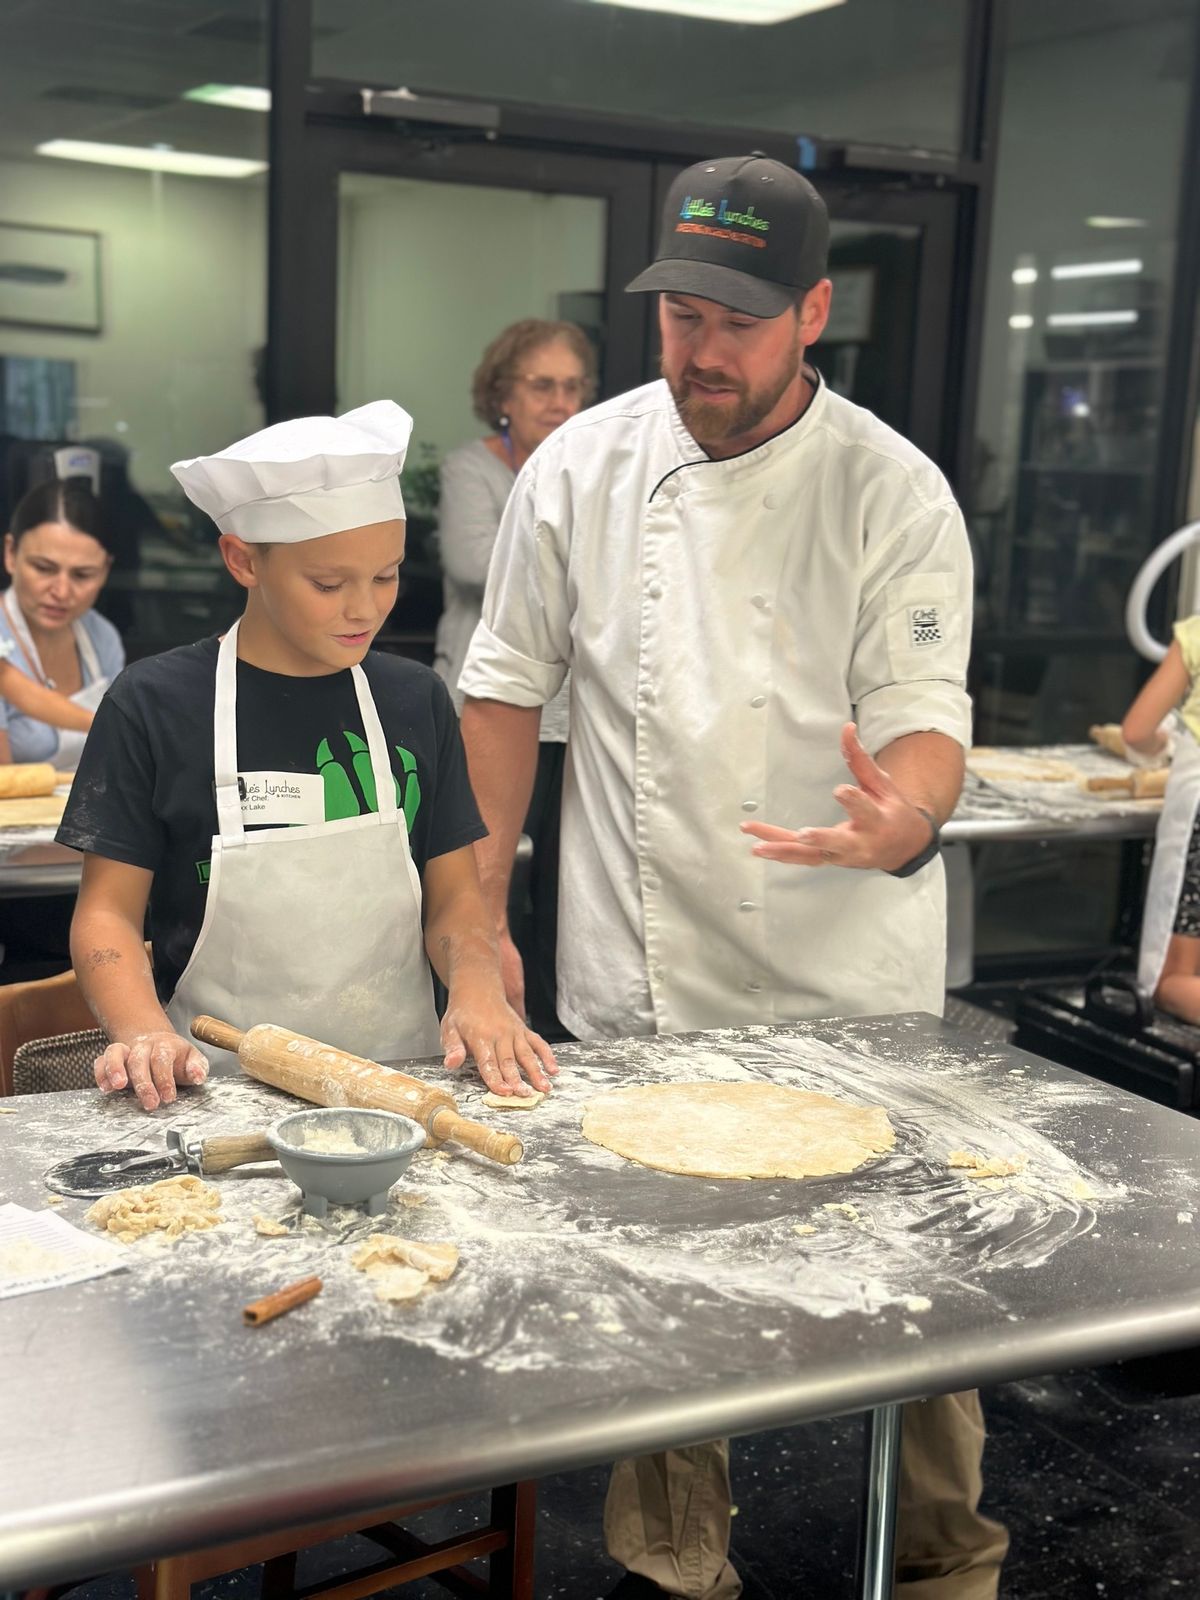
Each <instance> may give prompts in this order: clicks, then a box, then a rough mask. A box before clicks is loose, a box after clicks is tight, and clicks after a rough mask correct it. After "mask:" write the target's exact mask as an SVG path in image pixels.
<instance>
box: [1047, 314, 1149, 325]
mask: <svg viewBox="0 0 1200 1600" xmlns="http://www.w3.org/2000/svg"><path fill="white" fill-rule="evenodd" d="M1137 319H1138V314H1137V312H1136V311H1056V312H1054V313H1053V314H1052V315H1051V316H1048V317H1047V318H1046V321H1047V322H1048V323H1049V325H1050V326H1051V327H1052V328H1115V327H1118V326H1126V327H1127V326H1128V325H1129V324H1130V323H1131V322H1136V321H1137Z"/></svg>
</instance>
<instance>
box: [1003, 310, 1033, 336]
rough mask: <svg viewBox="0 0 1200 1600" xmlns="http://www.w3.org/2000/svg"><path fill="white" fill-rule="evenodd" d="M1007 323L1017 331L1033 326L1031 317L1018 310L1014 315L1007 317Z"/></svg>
mask: <svg viewBox="0 0 1200 1600" xmlns="http://www.w3.org/2000/svg"><path fill="white" fill-rule="evenodd" d="M1008 325H1009V327H1010V328H1016V329H1017V331H1018V332H1023V331H1024V330H1025V329H1026V328H1032V327H1033V318H1032V317H1030V316H1026V315H1025V313H1024V312H1022V311H1018V312H1017V314H1016V316H1015V317H1009V319H1008Z"/></svg>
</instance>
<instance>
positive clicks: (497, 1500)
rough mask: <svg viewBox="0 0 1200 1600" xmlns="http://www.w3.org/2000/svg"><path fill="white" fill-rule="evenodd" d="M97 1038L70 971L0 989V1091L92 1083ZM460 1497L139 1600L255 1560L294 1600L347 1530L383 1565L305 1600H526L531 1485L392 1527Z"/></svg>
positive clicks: (280, 1548)
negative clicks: (406, 1594) (478, 1510)
mask: <svg viewBox="0 0 1200 1600" xmlns="http://www.w3.org/2000/svg"><path fill="white" fill-rule="evenodd" d="M68 1030H70V1031H68ZM104 1038H105V1036H104V1035H103V1034H102V1033H100V1032H99V1031H98V1030H96V1029H95V1023H94V1020H93V1018H92V1015H91V1012H90V1011H89V1010H88V1009H87V1006H86V1005H85V1004H84V1001H83V996H82V994H80V992H79V987H78V985H77V984H76V982H75V974H74V973H72V972H64V973H61V974H59V975H57V976H56V977H53V978H39V979H37V980H36V981H34V982H30V983H14V984H8V985H7V986H0V1084H2V1092H3V1093H4V1094H6V1095H7V1094H12V1093H14V1065H15V1067H16V1074H15V1076H16V1092H26V1093H38V1092H43V1091H45V1090H46V1089H53V1088H70V1087H86V1086H89V1085H91V1084H92V1083H93V1082H94V1079H93V1078H92V1075H91V1061H92V1060H93V1059H94V1058H95V1056H96V1055H97V1054H98V1053H99V1051H100V1050H101V1049H103V1047H104ZM18 1053H19V1054H18ZM460 1499H461V1496H459V1495H453V1496H450V1497H448V1498H442V1499H437V1500H424V1501H421V1502H419V1503H417V1504H413V1503H408V1504H405V1505H387V1506H381V1507H379V1508H378V1509H377V1510H375V1511H372V1512H359V1513H358V1514H357V1515H356V1516H352V1517H341V1518H338V1519H337V1520H335V1521H330V1522H321V1523H312V1524H309V1525H308V1526H307V1527H303V1528H293V1529H291V1530H290V1531H289V1532H285V1533H276V1534H270V1535H263V1536H256V1537H252V1538H248V1539H241V1540H239V1541H237V1542H236V1543H234V1544H226V1545H219V1546H217V1547H216V1548H215V1549H211V1550H198V1551H196V1552H194V1553H193V1554H190V1555H182V1556H166V1557H163V1558H162V1559H161V1560H159V1561H151V1562H148V1563H146V1565H144V1566H141V1567H138V1568H136V1569H135V1571H134V1579H135V1582H136V1584H137V1595H138V1600H190V1596H191V1589H192V1585H193V1584H194V1583H202V1582H204V1581H205V1580H206V1579H208V1578H216V1577H219V1576H221V1574H223V1573H226V1572H236V1571H237V1570H238V1569H239V1568H241V1567H252V1566H257V1565H258V1564H259V1563H260V1562H261V1563H263V1584H262V1594H263V1600H291V1597H293V1596H295V1595H296V1594H297V1589H296V1557H297V1555H298V1553H299V1552H300V1551H301V1550H308V1549H311V1548H312V1547H313V1546H314V1545H319V1544H326V1543H328V1542H329V1541H330V1540H332V1539H340V1538H343V1537H344V1536H345V1535H346V1534H351V1533H357V1534H360V1535H361V1536H362V1537H363V1538H365V1539H368V1540H370V1541H371V1543H372V1544H374V1545H377V1546H378V1547H380V1548H381V1549H382V1550H383V1551H384V1552H385V1555H384V1557H383V1559H381V1560H379V1561H376V1562H373V1563H371V1564H370V1565H367V1566H365V1567H362V1568H360V1569H359V1570H357V1571H355V1572H353V1573H350V1574H348V1575H347V1576H345V1577H342V1578H334V1579H331V1580H329V1581H328V1582H326V1583H321V1584H315V1585H307V1586H306V1587H305V1588H304V1591H303V1595H304V1600H317V1597H320V1600H365V1597H366V1596H367V1595H373V1594H377V1593H378V1592H379V1591H380V1590H381V1589H390V1588H392V1587H393V1586H394V1585H396V1584H399V1583H411V1582H414V1581H415V1580H416V1579H417V1578H432V1579H433V1581H434V1582H435V1583H438V1584H440V1585H441V1586H442V1587H443V1588H444V1589H447V1590H448V1591H449V1592H450V1593H451V1594H453V1595H458V1596H465V1597H481V1596H487V1597H490V1600H533V1548H534V1534H535V1525H536V1520H537V1487H536V1485H535V1484H534V1483H532V1482H524V1483H511V1484H506V1485H504V1486H503V1487H501V1488H498V1489H493V1490H492V1492H491V1508H490V1518H489V1521H488V1523H487V1524H486V1526H484V1527H482V1528H475V1529H472V1530H471V1531H469V1532H464V1533H460V1534H455V1535H453V1536H451V1537H450V1538H448V1539H442V1540H439V1541H437V1542H436V1543H433V1544H428V1543H426V1542H425V1541H424V1540H422V1539H420V1538H418V1537H417V1535H416V1534H414V1533H410V1532H409V1531H408V1529H406V1528H403V1527H401V1526H400V1525H399V1523H400V1519H401V1518H406V1517H412V1516H414V1515H415V1514H416V1513H417V1512H419V1511H428V1510H430V1509H432V1508H433V1507H434V1506H443V1505H453V1504H455V1503H456V1502H457V1501H459V1500H460ZM482 1557H486V1558H487V1560H488V1577H487V1578H486V1579H484V1578H481V1577H479V1576H478V1575H477V1574H476V1573H474V1572H471V1571H468V1569H467V1567H466V1565H465V1563H466V1562H468V1561H474V1560H477V1559H479V1558H482ZM78 1581H79V1582H85V1581H90V1580H85V1579H80V1580H78ZM75 1587H76V1584H63V1585H57V1586H55V1587H54V1588H47V1589H27V1590H26V1591H25V1600H58V1597H59V1596H61V1595H65V1594H67V1593H69V1591H70V1590H71V1589H73V1588H75Z"/></svg>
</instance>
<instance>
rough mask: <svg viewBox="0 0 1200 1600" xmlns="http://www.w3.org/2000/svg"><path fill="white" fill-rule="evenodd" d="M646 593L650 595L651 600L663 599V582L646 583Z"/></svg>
mask: <svg viewBox="0 0 1200 1600" xmlns="http://www.w3.org/2000/svg"><path fill="white" fill-rule="evenodd" d="M646 593H647V594H648V595H649V596H650V598H651V600H661V599H662V584H661V583H648V584H647V585H646Z"/></svg>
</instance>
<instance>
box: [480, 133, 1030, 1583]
mask: <svg viewBox="0 0 1200 1600" xmlns="http://www.w3.org/2000/svg"><path fill="white" fill-rule="evenodd" d="M828 241H829V224H828V218H827V215H826V211H825V207H824V204H823V202H822V201H821V199H820V197H819V195H818V194H817V192H816V190H815V189H814V188H813V187H812V186H811V184H809V183H808V182H807V181H806V180H805V179H804V178H803V177H801V176H800V175H799V173H797V172H794V171H792V170H791V169H789V168H787V167H784V166H782V165H781V164H779V163H778V162H775V161H770V160H767V159H765V158H762V157H758V156H749V157H736V158H730V159H723V160H713V161H708V162H702V163H700V164H699V165H697V166H694V167H690V168H689V169H688V170H687V171H686V172H684V173H682V174H681V175H680V177H679V178H677V179H676V181H675V183H674V184H673V186H672V188H671V191H670V194H669V195H668V198H667V202H666V207H665V211H664V216H663V224H662V232H661V237H660V242H659V249H658V254H657V257H656V259H655V261H654V263H653V264H652V265H651V266H650V267H649V268H648V269H647V270H646V271H645V272H643V273H641V274H640V276H639V277H637V278H635V279H634V281H633V282H632V283H631V284H630V285H629V289H630V291H631V292H634V293H642V292H656V293H657V294H658V297H659V299H658V315H659V327H660V331H661V336H662V374H663V377H662V381H660V382H656V383H651V384H647V385H645V386H644V387H643V388H640V389H635V390H633V391H632V392H631V393H629V394H625V395H621V396H619V397H618V398H617V399H615V400H609V401H606V402H604V403H603V404H601V405H598V406H595V407H593V408H592V409H591V410H588V411H584V412H582V413H581V414H580V415H579V416H577V417H574V418H573V419H571V420H570V421H568V422H566V423H565V424H564V425H563V426H562V427H561V428H560V429H558V431H557V432H556V433H554V434H553V435H552V436H551V437H550V438H549V439H548V440H547V441H546V442H545V443H544V444H543V445H541V446H540V447H539V448H538V449H537V451H535V452H534V454H533V456H532V457H531V458H530V460H529V461H528V463H527V464H526V466H525V467H524V468H523V470H522V472H521V473H520V475H519V477H518V479H517V481H516V484H515V486H514V489H513V492H512V497H511V499H510V500H509V503H508V508H507V510H506V512H505V515H504V519H503V522H502V524H501V527H500V533H499V537H498V539H497V543H496V547H495V553H494V556H493V558H492V564H491V570H490V574H489V577H488V584H487V593H486V598H485V601H484V607H483V618H482V621H481V622H480V624H479V627H478V629H477V631H476V633H475V636H474V639H473V641H472V644H471V648H470V652H469V654H468V657H467V661H466V665H465V667H464V669H463V673H462V677H461V679H460V687H461V688H462V689H463V691H464V692H465V695H466V696H467V700H466V704H465V707H464V712H463V718H462V731H463V736H464V738H465V741H466V745H467V752H468V759H469V762H470V771H471V779H472V783H473V786H474V789H475V793H476V796H477V799H478V801H479V804H480V809H481V810H482V813H483V816H484V820H485V822H486V823H487V826H488V829H489V836H488V838H487V839H486V840H483V841H481V842H480V843H478V844H477V845H476V847H475V848H476V851H477V853H478V856H479V862H480V867H481V873H482V877H483V882H484V888H485V893H486V894H487V896H488V899H489V902H490V904H491V907H492V909H493V912H494V914H495V917H496V923H497V928H498V930H499V934H500V938H501V944H502V950H503V954H504V962H505V976H506V983H507V988H508V994H509V999H510V1002H511V1003H512V1004H513V1005H514V1006H515V1007H516V1009H517V1010H518V1011H521V1009H522V1006H523V983H522V975H521V970H520V962H519V958H518V957H517V954H516V951H515V949H514V947H513V945H512V941H511V939H510V938H509V936H508V929H507V924H506V920H505V908H506V902H507V889H508V882H509V875H510V872H511V867H512V861H513V855H514V851H515V847H516V843H517V839H518V835H519V832H520V826H521V819H522V818H523V817H524V815H525V809H526V807H527V805H528V801H529V794H530V788H531V784H532V781H533V774H534V769H535V765H536V758H537V739H538V716H539V711H540V708H541V706H543V705H544V704H545V703H546V702H547V701H548V700H550V699H552V698H553V696H554V694H555V692H556V691H557V689H558V688H559V686H560V684H561V683H562V682H563V680H564V678H565V677H566V674H567V671H568V669H570V671H571V675H572V676H571V685H572V687H571V737H570V741H569V743H568V748H567V761H566V775H565V784H564V794H563V815H562V857H561V878H560V906H561V910H560V923H559V948H558V1011H559V1015H560V1017H561V1018H562V1019H563V1021H564V1023H565V1024H566V1026H567V1027H568V1028H570V1029H571V1031H572V1032H573V1033H575V1034H576V1035H578V1036H579V1037H580V1038H584V1039H596V1038H620V1037H622V1036H626V1035H630V1034H648V1033H676V1032H681V1031H684V1030H689V1029H696V1028H714V1027H729V1026H736V1025H739V1024H753V1023H782V1022H789V1021H794V1020H798V1019H803V1018H811V1017H833V1016H854V1015H871V1014H879V1013H883V1012H899V1011H912V1010H925V1011H932V1012H937V1013H940V1012H941V1010H942V1005H943V1000H944V977H945V954H946V921H945V883H944V878H943V871H942V864H941V860H940V858H939V856H938V826H939V824H940V823H941V822H942V821H944V820H945V819H946V818H947V817H948V816H949V815H950V813H951V811H952V810H953V808H954V805H955V802H956V800H957V798H958V793H959V788H960V786H961V783H962V775H963V752H964V748H965V747H966V746H967V745H968V744H969V741H970V726H971V719H970V702H969V700H968V697H967V694H966V691H965V688H964V683H965V675H966V667H967V656H968V649H969V643H970V618H971V594H972V583H971V558H970V551H969V546H968V543H967V537H966V531H965V528H964V526H963V520H962V514H961V513H960V511H959V509H958V507H957V505H956V504H955V501H954V497H953V495H952V493H951V491H950V488H949V486H948V484H947V483H946V481H945V479H944V478H943V476H942V474H941V473H940V472H939V471H938V469H937V468H936V467H935V466H934V465H933V463H932V462H930V461H929V460H927V459H926V458H925V457H924V456H923V455H922V454H921V452H920V451H919V450H916V449H915V448H914V447H913V446H912V445H911V444H909V443H908V442H907V441H906V440H905V439H903V438H901V437H900V435H899V434H897V433H894V432H893V431H892V429H891V428H889V427H887V426H885V425H884V424H883V423H882V422H880V421H879V420H878V418H876V417H874V416H872V415H871V413H870V412H868V411H864V410H863V409H862V408H861V407H859V406H856V405H853V404H852V403H851V402H850V401H848V400H844V399H842V398H841V397H840V396H838V395H835V394H832V393H831V392H830V391H829V389H828V388H827V387H826V385H825V383H824V381H823V380H822V378H821V376H820V374H819V373H818V372H817V371H816V369H815V368H814V367H812V366H810V365H809V364H808V363H807V362H806V360H805V355H806V351H807V347H808V346H809V345H812V344H814V343H815V342H816V341H817V340H818V339H819V337H820V335H821V331H822V329H823V328H824V326H825V322H826V318H827V317H828V314H829V303H830V293H831V285H830V282H829V279H828V278H827V277H826V259H827V252H828ZM748 836H749V837H748ZM795 869H802V870H795ZM982 1448H983V1425H982V1419H981V1416H980V1412H979V1403H978V1398H977V1396H975V1395H974V1394H968V1395H950V1396H943V1397H940V1398H938V1399H936V1400H930V1401H925V1402H922V1403H920V1404H918V1405H914V1406H909V1407H907V1408H906V1415H905V1432H904V1451H903V1457H902V1465H901V1506H900V1526H899V1530H898V1560H897V1569H898V1586H897V1589H896V1593H897V1595H898V1596H900V1597H902V1600H995V1596H996V1593H997V1585H998V1580H999V1571H1000V1565H1001V1562H1002V1560H1003V1557H1004V1553H1005V1550H1006V1547H1007V1538H1006V1535H1005V1533H1004V1530H1003V1529H1002V1528H1000V1527H999V1526H998V1525H997V1524H996V1523H994V1522H992V1521H990V1520H989V1519H988V1518H986V1517H983V1516H981V1515H980V1513H979V1512H978V1510H977V1501H978V1498H979V1493H980V1488H981V1479H980V1471H979V1463H980V1457H981V1454H982ZM729 1503H730V1496H729V1482H728V1471H727V1450H726V1447H725V1446H724V1445H723V1444H720V1443H718V1444H713V1445H707V1446H701V1447H698V1448H695V1449H689V1450H678V1451H669V1452H666V1453H665V1454H662V1455H657V1456H651V1457H645V1458H642V1459H639V1460H637V1461H627V1462H621V1463H619V1464H618V1466H617V1468H616V1469H615V1471H614V1475H613V1482H612V1485H611V1487H610V1491H609V1500H608V1505H607V1507H606V1511H605V1533H606V1537H607V1541H608V1546H609V1550H610V1552H611V1554H612V1555H613V1556H614V1557H615V1558H616V1559H617V1560H619V1561H620V1562H621V1563H622V1564H623V1565H625V1566H626V1567H627V1568H628V1569H629V1570H630V1573H632V1574H635V1575H637V1576H636V1577H634V1578H633V1579H626V1580H624V1587H623V1588H622V1589H621V1590H620V1592H621V1593H627V1594H630V1595H632V1594H634V1593H639V1594H647V1595H653V1594H656V1593H659V1592H663V1593H667V1594H673V1595H684V1596H687V1597H689V1600H732V1597H733V1596H736V1595H737V1594H738V1593H739V1592H740V1588H741V1584H740V1582H739V1580H738V1578H737V1575H736V1573H735V1571H734V1569H733V1567H732V1566H731V1565H730V1563H729V1560H728V1535H729Z"/></svg>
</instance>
